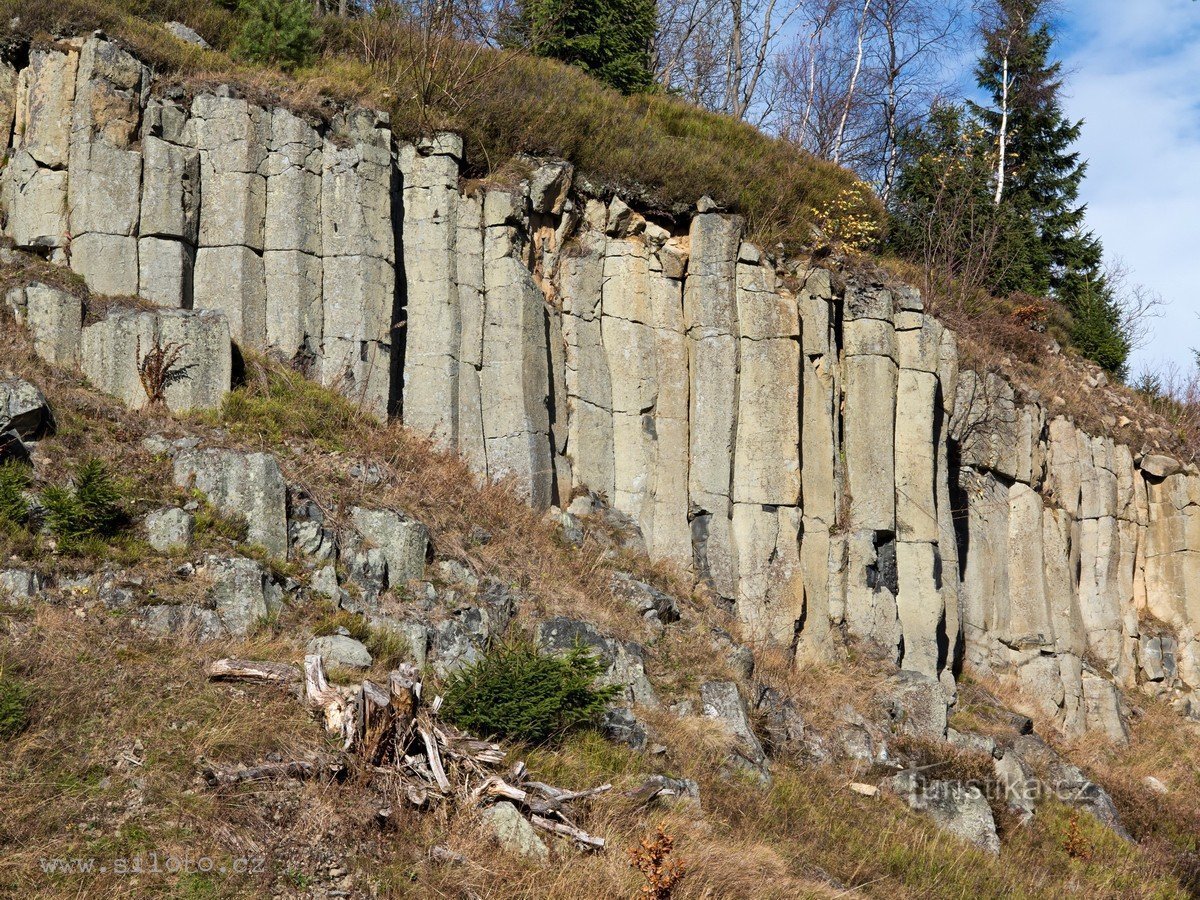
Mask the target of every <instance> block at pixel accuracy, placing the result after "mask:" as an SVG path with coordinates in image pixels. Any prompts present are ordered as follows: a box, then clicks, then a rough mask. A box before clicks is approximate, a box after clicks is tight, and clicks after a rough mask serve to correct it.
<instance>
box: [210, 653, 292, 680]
mask: <svg viewBox="0 0 1200 900" xmlns="http://www.w3.org/2000/svg"><path fill="white" fill-rule="evenodd" d="M205 674H206V675H207V676H208V677H209V678H210V679H212V680H213V681H250V682H254V683H256V684H290V683H291V682H293V681H299V680H300V677H301V676H300V670H299V669H297V668H296V667H295V666H292V665H289V664H287V663H278V662H265V661H262V660H256V659H238V658H237V657H227V658H225V659H218V660H214V661H213V662H211V663H209V664H208V667H207V668H206V669H205Z"/></svg>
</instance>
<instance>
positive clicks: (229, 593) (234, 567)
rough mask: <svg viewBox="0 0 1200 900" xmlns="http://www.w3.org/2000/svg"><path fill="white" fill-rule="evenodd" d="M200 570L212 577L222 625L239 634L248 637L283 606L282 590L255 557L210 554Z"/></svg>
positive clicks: (211, 595)
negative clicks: (227, 556)
mask: <svg viewBox="0 0 1200 900" xmlns="http://www.w3.org/2000/svg"><path fill="white" fill-rule="evenodd" d="M200 571H201V572H202V573H203V574H205V575H206V576H207V577H208V578H209V579H211V581H212V588H211V589H210V591H209V599H210V601H211V602H212V604H213V607H214V608H215V609H216V613H217V617H218V618H219V619H220V621H221V625H222V626H224V628H225V630H226V631H228V632H229V634H231V635H233V636H235V637H245V636H246V635H247V634H248V633H249V632H250V630H251V628H252V627H254V626H255V625H257V624H258V623H259V622H260V621H262V620H263V619H265V618H266V617H267V615H268V614H270V613H273V612H276V611H278V609H279V606H280V604H281V602H282V591H281V590H280V589H279V587H278V586H277V585H275V583H274V582H272V581H271V576H270V575H268V574H267V572H266V571H265V570H264V569H263V567H262V566H260V565H259V564H258V563H257V562H255V561H254V560H252V559H244V558H242V557H240V556H235V557H232V558H229V559H226V558H223V557H216V556H210V557H208V559H207V560H206V561H205V564H204V567H203V569H201V570H200Z"/></svg>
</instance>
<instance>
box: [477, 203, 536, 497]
mask: <svg viewBox="0 0 1200 900" xmlns="http://www.w3.org/2000/svg"><path fill="white" fill-rule="evenodd" d="M516 203H517V198H516V197H515V195H512V194H510V193H508V192H506V191H500V190H491V191H488V192H487V194H486V196H485V199H484V225H485V230H484V241H483V261H484V281H485V297H486V298H487V305H486V310H485V319H484V322H485V325H484V335H483V337H484V339H483V366H482V369H481V371H480V373H479V380H480V393H481V395H482V397H483V399H484V403H483V436H484V446H485V452H486V454H487V462H488V475H489V477H491V478H493V479H502V478H512V480H513V485H514V487H515V488H516V490H517V492H518V494H519V495H520V496H522V497H523V498H525V499H526V500H527V501H528V502H529V503H531V504H532V505H533V506H535V507H538V508H544V507H547V506H549V505H550V503H551V500H552V496H551V495H552V486H553V462H552V454H551V446H550V418H549V410H548V396H549V389H550V379H549V372H548V368H547V360H546V347H545V342H544V336H545V333H546V319H545V312H544V311H543V308H542V305H543V297H542V292H541V291H540V290H538V287H537V285H536V284H534V282H533V279H532V277H531V276H530V274H529V271H528V270H527V269H526V268H525V267H524V266H523V265H522V264H521V263H520V261H519V260H518V259H516V258H514V256H513V255H512V250H513V240H514V229H513V227H512V225H510V224H509V222H510V220H511V218H512V217H513V216H514V215H515V214H516V213H515V212H514V210H515V209H516V206H515V204H516Z"/></svg>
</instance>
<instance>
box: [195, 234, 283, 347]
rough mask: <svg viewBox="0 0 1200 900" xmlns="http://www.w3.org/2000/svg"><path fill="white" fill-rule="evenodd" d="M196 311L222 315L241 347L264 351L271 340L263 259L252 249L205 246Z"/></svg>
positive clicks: (197, 282)
mask: <svg viewBox="0 0 1200 900" xmlns="http://www.w3.org/2000/svg"><path fill="white" fill-rule="evenodd" d="M192 303H193V305H194V306H195V308H196V309H198V310H199V309H209V310H214V311H216V312H219V313H221V314H222V315H223V316H224V318H225V320H226V321H227V322H228V323H229V335H230V337H231V338H232V339H233V341H234V342H235V343H237V344H241V345H244V346H246V347H251V348H262V347H264V346H265V345H266V340H267V284H266V269H265V268H264V266H263V257H262V255H261V254H259V253H256V252H255V251H254V250H252V249H251V248H250V247H244V246H227V247H201V248H200V249H199V250H198V251H196V267H195V275H194V280H193V288H192Z"/></svg>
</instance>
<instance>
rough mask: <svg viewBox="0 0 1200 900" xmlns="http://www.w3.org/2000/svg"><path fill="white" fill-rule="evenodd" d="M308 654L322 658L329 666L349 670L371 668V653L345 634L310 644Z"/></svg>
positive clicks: (318, 638) (315, 639)
mask: <svg viewBox="0 0 1200 900" xmlns="http://www.w3.org/2000/svg"><path fill="white" fill-rule="evenodd" d="M305 652H307V653H315V654H316V655H318V656H320V657H321V659H322V660H323V661H324V663H325V665H327V666H342V667H345V668H348V669H369V668H371V663H372V659H371V653H370V651H368V650H367V648H366V647H364V646H363V644H362V643H361V642H360V641H356V640H355V639H354V638H352V637H347V636H346V635H343V634H330V635H326V636H325V637H317V638H313V639H312V640H311V641H309V642H308V649H307V650H306V651H305Z"/></svg>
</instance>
